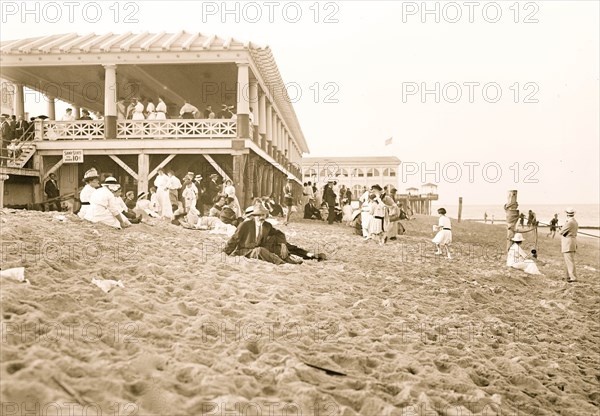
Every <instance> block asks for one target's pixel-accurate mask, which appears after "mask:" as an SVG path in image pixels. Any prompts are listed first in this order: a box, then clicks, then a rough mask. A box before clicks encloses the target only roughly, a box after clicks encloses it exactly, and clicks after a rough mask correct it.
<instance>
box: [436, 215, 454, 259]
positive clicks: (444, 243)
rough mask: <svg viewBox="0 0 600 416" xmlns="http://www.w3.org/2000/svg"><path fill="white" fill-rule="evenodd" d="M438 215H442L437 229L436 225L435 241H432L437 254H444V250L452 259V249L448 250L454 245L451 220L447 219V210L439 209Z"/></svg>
mask: <svg viewBox="0 0 600 416" xmlns="http://www.w3.org/2000/svg"><path fill="white" fill-rule="evenodd" d="M438 214H440V219H439V221H438V225H437V227H436V226H435V225H434V228H435V229H436V230H437V234H436V235H435V237H433V240H431V241H433V243H434V244H435V246H436V247H437V251H436V252H435V254H438V255H441V254H444V253H443V250H444V249H445V250H446V254H447V255H448V258H449V259H452V256H451V255H450V249H449V248H448V246H449V245H450V243H452V224H451V223H450V218H448V217H446V210H445V209H444V208H440V209H438Z"/></svg>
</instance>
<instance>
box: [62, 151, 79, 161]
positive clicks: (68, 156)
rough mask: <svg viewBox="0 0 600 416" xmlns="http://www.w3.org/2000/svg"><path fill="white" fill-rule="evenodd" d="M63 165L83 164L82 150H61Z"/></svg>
mask: <svg viewBox="0 0 600 416" xmlns="http://www.w3.org/2000/svg"><path fill="white" fill-rule="evenodd" d="M63 163H83V150H63Z"/></svg>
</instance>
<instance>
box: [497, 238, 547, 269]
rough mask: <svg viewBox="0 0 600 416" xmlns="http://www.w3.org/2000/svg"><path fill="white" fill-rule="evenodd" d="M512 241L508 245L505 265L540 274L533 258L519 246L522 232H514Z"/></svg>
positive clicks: (521, 240)
mask: <svg viewBox="0 0 600 416" xmlns="http://www.w3.org/2000/svg"><path fill="white" fill-rule="evenodd" d="M512 241H513V245H512V246H510V249H509V250H508V255H507V257H506V265H507V266H508V267H512V268H514V269H518V270H523V271H524V272H525V273H527V274H542V273H540V270H539V269H538V267H537V264H535V262H534V261H533V259H531V258H530V256H529V255H528V254H527V253H526V252H525V250H523V249H522V248H521V243H522V242H523V234H521V233H516V234H515V236H514V237H513V238H512Z"/></svg>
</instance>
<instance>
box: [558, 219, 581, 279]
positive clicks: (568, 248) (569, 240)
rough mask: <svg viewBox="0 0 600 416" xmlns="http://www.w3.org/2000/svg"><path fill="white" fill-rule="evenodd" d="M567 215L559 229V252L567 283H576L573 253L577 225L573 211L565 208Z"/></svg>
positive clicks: (574, 251) (575, 244) (575, 249)
mask: <svg viewBox="0 0 600 416" xmlns="http://www.w3.org/2000/svg"><path fill="white" fill-rule="evenodd" d="M565 212H566V214H567V220H566V221H565V224H564V225H563V226H562V228H561V229H560V235H561V236H562V237H561V241H560V245H561V251H562V253H563V257H564V259H565V268H566V271H567V282H569V283H571V282H575V281H577V275H576V273H575V253H576V252H577V230H578V229H579V224H577V221H576V220H575V210H574V209H573V208H567V209H566V210H565Z"/></svg>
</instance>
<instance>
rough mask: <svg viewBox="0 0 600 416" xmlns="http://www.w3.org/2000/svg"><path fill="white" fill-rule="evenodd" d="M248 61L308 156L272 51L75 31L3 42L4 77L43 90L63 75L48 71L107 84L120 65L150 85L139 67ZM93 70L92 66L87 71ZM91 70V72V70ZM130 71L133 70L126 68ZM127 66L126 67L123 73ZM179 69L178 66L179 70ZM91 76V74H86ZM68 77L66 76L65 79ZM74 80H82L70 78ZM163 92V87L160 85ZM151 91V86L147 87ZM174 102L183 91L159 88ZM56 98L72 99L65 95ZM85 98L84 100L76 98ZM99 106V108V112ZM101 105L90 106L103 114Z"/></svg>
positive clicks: (191, 38)
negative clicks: (111, 69) (106, 70)
mask: <svg viewBox="0 0 600 416" xmlns="http://www.w3.org/2000/svg"><path fill="white" fill-rule="evenodd" d="M228 63H236V64H240V63H247V64H248V65H249V66H250V68H251V70H252V73H253V74H254V76H255V77H256V80H257V82H258V83H259V85H260V86H261V89H262V90H263V91H264V92H265V95H266V96H267V98H268V99H269V101H270V102H271V103H272V105H273V107H274V108H275V111H277V112H278V113H279V114H280V116H281V119H282V122H283V123H284V125H285V127H286V128H287V130H288V131H289V132H290V133H291V135H292V137H293V138H294V139H295V141H296V143H297V145H298V146H299V150H300V151H301V152H302V153H308V152H309V149H308V145H307V143H306V139H305V138H304V135H303V133H302V129H301V128H300V123H299V121H298V118H297V116H296V112H295V111H294V108H293V106H292V103H291V102H290V101H289V100H288V99H287V98H286V97H285V94H282V93H280V92H281V91H283V88H284V87H285V84H284V82H283V79H282V77H281V74H280V72H279V69H278V67H277V64H276V62H275V58H274V57H273V54H272V52H271V49H270V48H269V47H268V46H267V47H261V46H258V45H255V44H253V43H251V42H240V41H238V40H235V39H233V38H219V37H217V36H214V35H205V34H201V33H187V32H184V31H181V32H178V33H164V32H161V33H147V32H144V33H140V34H133V33H131V32H127V33H124V34H113V33H107V34H103V35H96V34H93V33H92V34H87V35H78V34H75V33H69V34H61V35H50V36H45V37H38V38H29V39H18V40H9V41H3V42H1V43H0V67H1V69H2V75H1V76H2V77H3V78H5V79H7V80H9V81H12V82H15V83H20V84H23V85H25V86H27V87H29V88H32V89H34V90H39V84H40V82H41V83H46V84H52V83H56V82H57V79H56V78H57V77H58V76H59V75H58V74H54V75H53V74H48V75H46V76H44V75H43V69H44V68H69V70H70V71H71V72H75V73H78V72H81V73H84V75H83V76H84V78H85V79H87V80H89V79H94V80H95V81H96V82H98V80H102V79H103V77H104V74H103V69H102V66H103V65H118V66H120V67H119V71H122V70H124V71H126V72H129V75H130V76H131V77H133V78H140V76H141V77H142V78H145V81H146V82H145V83H146V84H149V85H151V84H152V77H151V76H148V74H143V71H141V70H140V69H139V68H140V67H141V66H145V65H173V66H175V65H198V64H228ZM85 67H88V68H85ZM89 67H91V68H92V69H89ZM128 67H129V69H127V68H128ZM123 68H125V69H123ZM174 68H175V67H174ZM86 72H87V73H86ZM64 76H65V77H67V75H64ZM68 79H69V80H70V81H75V80H77V77H75V78H74V77H73V76H72V75H71V74H69V76H68ZM155 87H157V88H158V86H155ZM147 88H149V87H147ZM158 93H159V94H161V95H162V94H164V95H167V98H170V99H171V100H173V101H177V102H181V101H183V95H185V94H184V93H183V92H177V91H163V90H159V91H158ZM56 98H61V99H65V100H66V101H70V102H73V101H74V100H73V99H71V100H68V99H66V97H64V96H59V97H56ZM73 98H75V99H76V98H79V99H84V98H85V97H83V96H81V97H73ZM98 107H100V108H98ZM101 107H102V106H101V105H100V104H99V103H90V104H89V105H88V108H90V109H92V110H96V111H101V110H102V108H101Z"/></svg>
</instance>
